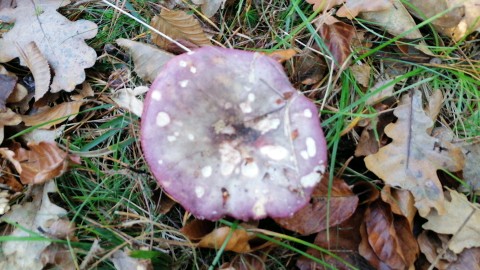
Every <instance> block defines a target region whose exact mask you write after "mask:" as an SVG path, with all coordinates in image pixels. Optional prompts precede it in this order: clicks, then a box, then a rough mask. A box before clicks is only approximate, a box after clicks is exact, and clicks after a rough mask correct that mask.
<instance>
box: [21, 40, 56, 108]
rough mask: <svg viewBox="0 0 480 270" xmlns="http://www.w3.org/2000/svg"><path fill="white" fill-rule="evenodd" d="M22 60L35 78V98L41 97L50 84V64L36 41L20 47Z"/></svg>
mask: <svg viewBox="0 0 480 270" xmlns="http://www.w3.org/2000/svg"><path fill="white" fill-rule="evenodd" d="M18 50H19V54H20V56H21V58H22V61H23V62H24V63H25V64H26V65H27V67H28V68H29V69H30V71H31V72H32V74H33V78H34V80H35V100H36V101H38V100H39V99H41V98H42V97H43V96H44V95H45V94H46V93H47V92H48V88H49V86H50V77H51V76H50V66H49V65H48V61H47V59H46V58H45V57H44V56H43V54H42V52H41V51H40V49H39V48H38V46H37V44H35V42H34V41H32V42H29V43H28V44H26V45H25V47H24V48H20V47H18Z"/></svg>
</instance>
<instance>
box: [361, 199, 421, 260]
mask: <svg viewBox="0 0 480 270" xmlns="http://www.w3.org/2000/svg"><path fill="white" fill-rule="evenodd" d="M361 233H362V242H361V243H360V246H359V252H360V254H362V256H363V257H365V258H366V259H367V260H368V261H369V262H370V263H371V264H372V265H373V266H374V267H375V268H376V269H408V268H410V267H412V266H413V263H414V262H415V260H416V258H417V256H418V254H419V248H418V245H417V242H416V239H415V237H414V236H413V232H412V229H411V228H410V225H409V223H408V221H407V219H406V218H405V217H402V216H394V215H393V214H392V212H391V210H390V207H389V206H388V205H387V204H385V203H383V202H381V201H376V202H374V203H372V204H371V205H370V206H369V208H368V209H367V211H366V212H365V221H364V224H363V225H362V228H361ZM387 267H388V268H387Z"/></svg>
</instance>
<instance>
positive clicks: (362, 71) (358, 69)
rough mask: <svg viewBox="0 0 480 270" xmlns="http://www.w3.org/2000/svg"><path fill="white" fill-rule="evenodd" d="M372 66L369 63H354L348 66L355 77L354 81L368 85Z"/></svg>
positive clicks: (364, 85)
mask: <svg viewBox="0 0 480 270" xmlns="http://www.w3.org/2000/svg"><path fill="white" fill-rule="evenodd" d="M371 69H372V68H371V67H370V66H369V65H366V64H363V65H359V64H355V65H353V66H351V67H350V70H351V71H352V74H353V77H355V81H357V82H358V83H359V84H360V85H361V86H363V87H368V86H369V85H370V84H369V82H370V70H371Z"/></svg>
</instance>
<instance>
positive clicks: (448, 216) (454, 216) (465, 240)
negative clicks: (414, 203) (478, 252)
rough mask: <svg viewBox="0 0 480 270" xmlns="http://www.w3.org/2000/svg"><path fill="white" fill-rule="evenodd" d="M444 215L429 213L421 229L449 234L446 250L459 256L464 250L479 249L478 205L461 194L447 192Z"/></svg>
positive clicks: (451, 191)
mask: <svg viewBox="0 0 480 270" xmlns="http://www.w3.org/2000/svg"><path fill="white" fill-rule="evenodd" d="M449 195H450V197H451V199H450V200H446V204H445V209H446V213H445V214H444V215H439V214H437V213H435V212H431V213H430V214H429V215H427V216H426V217H425V218H426V219H427V220H428V222H427V223H425V224H423V225H422V227H423V228H424V229H425V230H432V231H434V232H437V233H441V234H451V235H453V237H452V239H451V240H450V241H449V244H448V248H449V249H451V250H452V251H453V252H455V253H457V254H459V253H460V252H462V250H463V249H465V248H471V247H480V233H479V227H478V226H479V224H480V209H479V208H480V205H479V204H476V203H471V202H469V201H468V199H467V197H466V196H465V195H463V194H462V193H458V192H456V191H454V190H449Z"/></svg>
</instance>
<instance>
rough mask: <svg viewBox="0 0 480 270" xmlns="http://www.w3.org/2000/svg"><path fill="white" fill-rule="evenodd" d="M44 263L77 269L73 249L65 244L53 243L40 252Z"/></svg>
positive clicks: (67, 268)
mask: <svg viewBox="0 0 480 270" xmlns="http://www.w3.org/2000/svg"><path fill="white" fill-rule="evenodd" d="M40 261H41V264H42V265H55V266H57V267H58V269H62V270H75V269H77V268H76V264H75V261H74V260H73V257H72V254H71V251H70V250H69V249H68V247H66V246H65V245H64V244H60V243H52V244H51V245H49V246H47V247H46V248H45V249H44V250H43V251H42V253H41V254H40Z"/></svg>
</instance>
